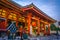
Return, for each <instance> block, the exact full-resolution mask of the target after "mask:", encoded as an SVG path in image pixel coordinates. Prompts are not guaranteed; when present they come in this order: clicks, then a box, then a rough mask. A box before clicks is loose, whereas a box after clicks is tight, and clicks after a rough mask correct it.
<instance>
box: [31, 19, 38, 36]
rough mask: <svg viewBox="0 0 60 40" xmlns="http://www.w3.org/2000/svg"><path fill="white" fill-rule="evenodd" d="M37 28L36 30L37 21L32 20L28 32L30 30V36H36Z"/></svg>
mask: <svg viewBox="0 0 60 40" xmlns="http://www.w3.org/2000/svg"><path fill="white" fill-rule="evenodd" d="M37 28H38V26H37V20H34V19H32V21H31V26H30V30H31V34H32V35H33V36H37Z"/></svg>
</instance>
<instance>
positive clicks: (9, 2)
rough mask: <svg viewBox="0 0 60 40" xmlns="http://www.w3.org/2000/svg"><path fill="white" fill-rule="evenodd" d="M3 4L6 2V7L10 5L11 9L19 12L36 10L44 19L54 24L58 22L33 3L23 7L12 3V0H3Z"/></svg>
mask: <svg viewBox="0 0 60 40" xmlns="http://www.w3.org/2000/svg"><path fill="white" fill-rule="evenodd" d="M1 2H4V3H5V5H8V6H10V8H14V9H16V10H19V11H21V9H23V10H24V9H26V10H29V9H35V10H36V11H38V13H39V14H40V15H42V16H43V17H44V18H48V19H49V20H50V21H52V22H56V20H54V19H53V18H51V17H50V16H48V15H47V14H46V13H44V12H43V11H41V10H40V9H39V8H38V7H36V6H35V5H34V4H33V3H31V4H30V5H26V6H21V5H19V4H17V3H16V2H14V1H12V0H6V1H4V0H1Z"/></svg>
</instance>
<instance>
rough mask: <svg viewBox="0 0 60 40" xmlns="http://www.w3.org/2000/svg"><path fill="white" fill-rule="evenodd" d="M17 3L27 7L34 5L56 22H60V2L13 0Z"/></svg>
mask: <svg viewBox="0 0 60 40" xmlns="http://www.w3.org/2000/svg"><path fill="white" fill-rule="evenodd" d="M13 1H15V2H16V3H18V4H20V5H22V6H26V5H29V4H31V3H33V4H34V5H35V6H37V7H38V8H39V9H40V10H42V11H43V12H44V13H46V14H47V15H49V16H50V17H52V18H53V19H55V20H58V21H59V20H60V0H13Z"/></svg>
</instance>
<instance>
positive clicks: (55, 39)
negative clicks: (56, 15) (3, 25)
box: [0, 35, 60, 40]
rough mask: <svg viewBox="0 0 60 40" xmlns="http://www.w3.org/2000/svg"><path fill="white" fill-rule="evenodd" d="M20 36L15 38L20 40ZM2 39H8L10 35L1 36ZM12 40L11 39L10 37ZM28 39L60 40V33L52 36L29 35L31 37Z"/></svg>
mask: <svg viewBox="0 0 60 40" xmlns="http://www.w3.org/2000/svg"><path fill="white" fill-rule="evenodd" d="M20 39H21V38H20V37H16V39H14V40H20ZM0 40H8V37H7V36H6V37H4V38H2V37H0ZM10 40H11V39H10ZM26 40H60V35H57V36H56V35H50V36H39V37H29V39H26Z"/></svg>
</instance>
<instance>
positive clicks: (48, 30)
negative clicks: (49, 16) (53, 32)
mask: <svg viewBox="0 0 60 40" xmlns="http://www.w3.org/2000/svg"><path fill="white" fill-rule="evenodd" d="M48 34H50V24H48Z"/></svg>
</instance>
